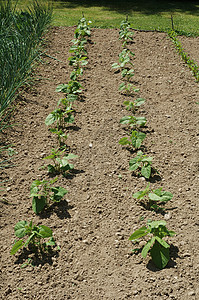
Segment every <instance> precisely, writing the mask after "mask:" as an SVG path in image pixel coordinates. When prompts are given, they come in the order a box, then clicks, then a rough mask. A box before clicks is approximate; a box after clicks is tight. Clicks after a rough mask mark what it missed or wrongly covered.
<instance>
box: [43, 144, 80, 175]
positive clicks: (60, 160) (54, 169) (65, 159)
mask: <svg viewBox="0 0 199 300" xmlns="http://www.w3.org/2000/svg"><path fill="white" fill-rule="evenodd" d="M64 151H65V149H64V150H62V151H59V150H58V149H56V150H54V149H52V150H51V155H48V156H46V157H44V159H52V161H53V163H54V165H52V164H49V165H47V167H48V172H49V173H51V174H60V173H61V174H63V175H64V176H65V175H66V174H68V173H70V171H71V170H72V169H74V165H73V164H71V163H70V160H71V159H75V158H78V156H77V155H75V154H72V153H69V154H67V155H64Z"/></svg>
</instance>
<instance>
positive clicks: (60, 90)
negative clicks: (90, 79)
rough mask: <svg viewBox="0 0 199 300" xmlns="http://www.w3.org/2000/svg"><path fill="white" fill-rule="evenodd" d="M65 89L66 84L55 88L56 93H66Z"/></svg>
mask: <svg viewBox="0 0 199 300" xmlns="http://www.w3.org/2000/svg"><path fill="white" fill-rule="evenodd" d="M67 88H68V84H63V83H62V84H59V85H58V86H57V87H56V90H55V91H56V92H63V93H66V92H67Z"/></svg>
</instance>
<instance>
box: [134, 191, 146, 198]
mask: <svg viewBox="0 0 199 300" xmlns="http://www.w3.org/2000/svg"><path fill="white" fill-rule="evenodd" d="M144 196H145V195H144V193H143V191H139V192H136V193H134V194H133V198H136V199H142V198H143V197H144Z"/></svg>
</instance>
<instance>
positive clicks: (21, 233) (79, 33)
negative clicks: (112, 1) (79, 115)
mask: <svg viewBox="0 0 199 300" xmlns="http://www.w3.org/2000/svg"><path fill="white" fill-rule="evenodd" d="M90 23H91V22H90V21H89V22H88V23H87V21H86V19H85V18H84V17H83V18H82V19H80V21H79V23H78V25H77V28H76V30H75V33H74V39H73V40H72V43H73V45H72V46H71V47H70V50H69V52H70V53H72V56H70V57H69V65H70V66H73V70H72V72H71V74H70V80H69V82H68V83H67V84H60V85H58V86H57V88H56V91H57V92H62V93H64V94H65V96H64V97H63V98H61V99H60V100H59V101H58V103H57V107H56V109H55V110H53V111H52V112H51V113H50V114H49V115H48V116H47V118H46V120H45V124H46V125H47V126H50V128H49V131H50V132H51V133H53V134H55V135H56V136H57V146H56V148H55V149H52V150H51V154H50V155H48V156H46V157H44V159H45V160H50V161H51V163H49V164H48V165H45V166H44V168H47V169H48V175H50V176H53V177H54V176H56V175H60V174H62V175H63V176H64V177H67V175H68V174H69V173H70V172H71V170H72V169H73V168H74V166H73V164H72V163H71V162H70V161H71V160H72V159H75V158H77V157H78V156H77V155H74V154H72V153H70V152H69V147H68V146H67V144H66V139H67V137H68V131H69V127H67V125H70V124H71V123H73V122H74V115H75V110H74V108H73V106H74V102H75V101H77V100H78V99H80V97H81V92H82V88H83V87H82V85H81V83H80V81H79V79H80V77H81V76H82V75H83V70H84V66H86V64H87V63H88V61H87V52H86V49H85V46H86V43H87V38H88V37H90V35H91V31H90V28H89V25H90ZM57 180H58V177H55V178H53V179H52V180H35V181H33V182H32V184H31V188H30V197H31V198H32V209H33V211H34V212H35V213H36V214H39V213H41V212H43V211H44V209H46V208H48V207H49V205H50V204H51V203H57V202H60V201H61V200H62V199H63V197H64V196H65V194H66V193H67V192H68V191H67V190H66V189H65V188H63V187H61V186H57V185H56V186H55V185H54V184H55V182H57ZM14 230H15V235H16V237H18V238H20V240H18V241H16V242H15V244H14V245H13V247H12V249H11V252H10V253H11V255H13V254H15V253H16V252H17V251H18V250H20V249H21V248H26V247H27V246H28V247H29V249H30V250H32V251H33V252H35V251H37V253H44V252H45V251H49V249H50V248H49V247H54V246H55V245H56V242H55V240H54V238H53V232H52V230H51V229H50V228H49V227H47V226H44V225H39V226H36V225H33V223H32V221H30V222H27V221H19V222H18V223H17V224H16V225H15V227H14ZM25 237H27V239H26V240H25ZM45 238H49V240H47V241H45V242H44V241H43V240H44V239H45Z"/></svg>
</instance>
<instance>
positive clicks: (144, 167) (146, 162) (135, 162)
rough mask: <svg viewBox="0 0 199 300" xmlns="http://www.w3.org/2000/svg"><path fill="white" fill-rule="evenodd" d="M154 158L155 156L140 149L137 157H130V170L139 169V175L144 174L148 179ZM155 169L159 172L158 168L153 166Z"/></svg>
mask: <svg viewBox="0 0 199 300" xmlns="http://www.w3.org/2000/svg"><path fill="white" fill-rule="evenodd" d="M152 160H153V157H150V156H147V155H145V154H143V152H142V151H141V150H139V151H138V153H137V155H136V157H134V158H132V159H130V161H129V170H131V171H137V172H138V174H139V175H142V176H144V177H145V178H146V179H149V178H150V176H151V170H152V166H151V164H152ZM153 170H154V171H156V172H157V170H156V169H154V168H153Z"/></svg>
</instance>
